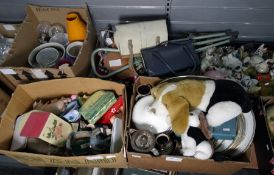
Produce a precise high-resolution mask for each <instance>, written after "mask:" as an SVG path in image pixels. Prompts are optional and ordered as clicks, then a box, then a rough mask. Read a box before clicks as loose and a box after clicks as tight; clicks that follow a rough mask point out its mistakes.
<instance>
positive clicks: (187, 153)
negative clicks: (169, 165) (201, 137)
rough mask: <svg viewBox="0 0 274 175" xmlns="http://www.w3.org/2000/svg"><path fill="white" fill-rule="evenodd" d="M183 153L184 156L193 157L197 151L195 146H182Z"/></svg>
mask: <svg viewBox="0 0 274 175" xmlns="http://www.w3.org/2000/svg"><path fill="white" fill-rule="evenodd" d="M181 153H182V154H183V155H184V156H187V157H191V156H194V155H195V153H196V151H195V150H194V149H193V148H182V151H181Z"/></svg>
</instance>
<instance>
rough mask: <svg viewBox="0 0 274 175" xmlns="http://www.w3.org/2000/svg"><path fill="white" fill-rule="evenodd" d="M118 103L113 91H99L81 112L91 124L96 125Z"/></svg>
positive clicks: (88, 100) (89, 99) (91, 97)
mask: <svg viewBox="0 0 274 175" xmlns="http://www.w3.org/2000/svg"><path fill="white" fill-rule="evenodd" d="M115 102H116V97H115V94H114V93H113V92H112V91H103V90H100V91H97V92H95V93H94V94H92V95H91V96H90V97H89V98H88V99H87V101H86V102H85V103H84V104H83V106H82V107H81V108H80V110H79V112H80V114H81V115H82V116H83V117H84V119H85V120H87V121H88V122H89V123H90V124H95V123H96V122H97V121H98V120H99V119H100V118H101V117H102V116H103V115H104V113H106V112H107V110H108V109H109V108H110V107H111V106H112V105H113V104H114V103H115Z"/></svg>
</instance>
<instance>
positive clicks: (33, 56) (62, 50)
mask: <svg viewBox="0 0 274 175" xmlns="http://www.w3.org/2000/svg"><path fill="white" fill-rule="evenodd" d="M48 47H53V48H55V49H57V50H58V51H60V56H59V59H60V58H62V57H64V56H65V52H66V51H65V47H64V46H63V45H62V44H59V43H54V42H52V43H45V44H41V45H39V46H37V47H36V48H34V49H33V50H32V51H31V53H30V54H29V57H28V62H29V64H30V65H31V67H40V65H39V64H38V63H37V61H36V55H37V53H38V52H39V51H40V50H42V49H44V48H48Z"/></svg>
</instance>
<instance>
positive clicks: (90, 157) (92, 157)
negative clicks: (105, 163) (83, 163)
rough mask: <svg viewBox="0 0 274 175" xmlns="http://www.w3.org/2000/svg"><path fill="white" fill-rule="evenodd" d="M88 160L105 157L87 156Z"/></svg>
mask: <svg viewBox="0 0 274 175" xmlns="http://www.w3.org/2000/svg"><path fill="white" fill-rule="evenodd" d="M86 159H87V160H98V159H104V157H103V156H87V157H86Z"/></svg>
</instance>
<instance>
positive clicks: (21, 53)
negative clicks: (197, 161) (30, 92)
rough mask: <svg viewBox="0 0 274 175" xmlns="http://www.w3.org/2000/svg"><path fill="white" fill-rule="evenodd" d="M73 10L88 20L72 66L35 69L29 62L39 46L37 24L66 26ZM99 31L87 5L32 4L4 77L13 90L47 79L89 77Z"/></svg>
mask: <svg viewBox="0 0 274 175" xmlns="http://www.w3.org/2000/svg"><path fill="white" fill-rule="evenodd" d="M69 12H78V13H79V14H80V15H81V18H82V19H83V20H84V21H85V22H86V24H87V25H86V26H87V37H86V39H85V41H84V44H83V47H82V49H81V50H80V53H79V55H78V57H77V59H76V61H75V62H74V64H73V65H72V66H70V67H69V66H67V67H63V68H59V69H56V68H31V67H30V65H29V64H28V55H29V54H30V52H31V51H32V50H33V49H34V48H35V47H36V46H38V44H39V43H38V35H39V34H38V32H36V28H37V25H38V24H39V22H41V21H48V22H50V23H51V24H54V23H60V24H62V25H63V26H64V27H65V26H66V15H67V13H69ZM95 43H96V31H95V27H94V25H93V23H92V20H91V18H90V14H89V12H88V9H87V7H85V8H62V7H45V6H34V5H28V6H27V7H26V17H25V19H24V21H23V23H22V25H21V26H20V28H19V30H18V32H17V35H16V37H15V41H14V44H13V45H12V48H11V50H10V52H9V55H8V57H7V59H6V61H5V62H4V63H3V64H2V65H1V66H0V67H1V68H0V79H1V80H2V81H3V82H5V84H6V85H7V86H9V88H11V89H15V87H16V86H17V85H18V84H21V83H29V82H34V81H39V80H45V79H57V78H66V77H76V76H86V75H88V73H89V72H90V55H91V52H92V50H93V49H94V48H95Z"/></svg>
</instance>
